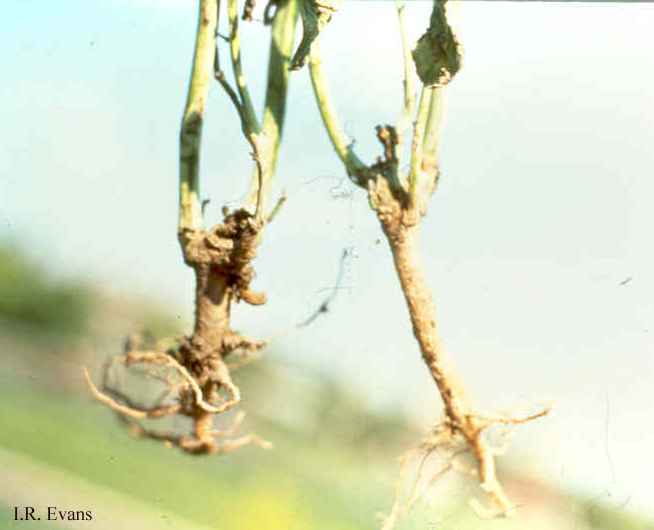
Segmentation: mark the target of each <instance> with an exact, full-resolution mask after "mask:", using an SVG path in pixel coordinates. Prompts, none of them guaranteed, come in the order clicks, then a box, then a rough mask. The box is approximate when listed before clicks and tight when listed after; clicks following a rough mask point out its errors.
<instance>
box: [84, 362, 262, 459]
mask: <svg viewBox="0 0 654 530" xmlns="http://www.w3.org/2000/svg"><path fill="white" fill-rule="evenodd" d="M212 364H214V371H213V372H212V373H209V374H208V375H209V378H210V381H211V383H210V384H206V385H205V391H203V389H202V388H200V385H199V384H198V382H197V381H196V379H195V378H194V377H193V376H192V375H191V374H190V373H189V371H188V370H187V369H186V368H185V367H184V366H182V365H181V364H180V363H179V362H178V361H177V360H176V359H175V358H174V357H173V356H172V355H170V354H169V353H166V352H157V351H129V352H127V353H125V354H124V355H118V356H115V357H112V358H111V359H109V360H108V361H107V362H106V363H105V364H104V367H103V375H102V387H101V389H99V388H98V387H97V386H96V385H95V383H94V382H93V381H92V379H91V376H90V375H89V372H88V370H87V369H86V368H84V377H85V379H86V383H87V385H88V387H89V390H90V391H91V394H92V396H93V397H94V398H95V399H96V400H97V401H99V402H100V403H102V404H103V405H106V406H107V407H109V408H110V409H111V410H113V411H114V412H115V413H116V415H117V416H118V418H119V419H120V420H121V421H122V422H123V423H124V424H125V425H126V426H127V427H128V429H129V432H130V433H131V434H132V435H133V436H134V437H136V438H145V439H150V440H157V441H161V442H163V443H165V444H166V445H167V446H169V447H177V448H179V449H181V450H183V451H185V452H187V453H190V454H195V455H200V454H224V453H229V452H231V451H234V450H236V449H239V448H241V447H244V446H246V445H256V446H258V447H261V448H264V449H269V448H270V447H272V446H271V444H270V443H268V442H267V441H265V440H263V439H262V438H260V437H258V436H256V435H254V434H247V435H242V436H236V435H237V433H238V430H239V428H240V426H241V424H242V422H243V419H244V418H245V414H244V413H243V412H240V413H238V414H237V415H236V416H235V418H234V420H233V421H232V423H231V425H230V426H229V427H228V428H227V429H224V430H217V429H214V427H213V422H214V417H215V416H216V415H219V414H221V413H224V412H227V411H229V410H230V409H232V408H233V407H234V406H235V405H237V404H238V403H239V401H240V391H239V389H238V387H237V386H236V385H235V384H234V383H233V382H232V379H231V376H230V374H229V370H228V369H227V367H226V365H225V364H224V363H222V361H221V362H216V361H215V360H214V362H213V363H212ZM118 366H122V367H124V368H125V369H128V370H129V369H136V368H137V367H140V368H142V370H140V373H141V374H142V375H144V376H145V377H147V378H149V379H153V380H156V381H158V382H160V383H162V384H163V386H164V389H163V392H162V393H161V395H160V396H159V398H158V399H157V400H156V401H155V403H154V404H153V405H151V406H143V405H140V404H137V403H135V402H134V400H133V399H132V398H130V397H129V396H128V395H127V394H126V393H125V392H124V391H122V390H121V389H119V388H118V386H117V384H116V383H115V381H114V380H115V379H116V378H115V377H114V376H115V371H116V368H117V367H118ZM219 388H220V389H223V390H224V394H225V397H224V398H222V399H220V401H218V402H215V401H216V398H217V396H218V392H217V389H219ZM207 390H208V391H207ZM173 416H184V417H188V418H190V419H191V420H192V424H193V426H192V430H191V432H190V433H188V434H178V433H174V432H163V431H158V430H153V429H150V428H148V427H146V426H144V425H143V420H147V419H162V418H166V417H173Z"/></svg>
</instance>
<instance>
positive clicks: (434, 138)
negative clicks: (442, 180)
mask: <svg viewBox="0 0 654 530" xmlns="http://www.w3.org/2000/svg"><path fill="white" fill-rule="evenodd" d="M431 90H432V93H431V100H430V103H429V116H428V117H427V123H426V124H425V134H424V139H423V142H422V165H421V168H420V169H421V171H422V173H424V175H425V178H426V179H429V189H431V190H432V191H433V187H434V184H435V183H436V179H437V178H438V155H439V144H440V125H441V121H442V118H443V89H442V88H441V87H435V88H432V89H431Z"/></svg>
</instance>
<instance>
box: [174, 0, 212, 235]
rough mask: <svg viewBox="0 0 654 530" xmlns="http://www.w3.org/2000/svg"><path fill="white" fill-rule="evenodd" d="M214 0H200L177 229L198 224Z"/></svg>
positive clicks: (182, 143)
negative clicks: (203, 130)
mask: <svg viewBox="0 0 654 530" xmlns="http://www.w3.org/2000/svg"><path fill="white" fill-rule="evenodd" d="M216 23H217V2H216V0H200V7H199V16H198V27H197V32H196V38H195V53H194V56H193V68H192V70H191V80H190V82H189V88H188V94H187V98H186V106H185V108H184V115H183V118H182V127H181V131H180V139H179V141H180V155H179V227H178V229H179V232H180V233H181V232H184V231H186V230H197V229H199V228H201V226H202V209H201V206H200V197H199V196H200V183H199V176H200V147H201V143H202V142H201V141H202V123H203V119H204V108H205V104H206V101H207V95H208V93H209V84H210V83H211V80H212V78H213V61H214V54H215V50H216Z"/></svg>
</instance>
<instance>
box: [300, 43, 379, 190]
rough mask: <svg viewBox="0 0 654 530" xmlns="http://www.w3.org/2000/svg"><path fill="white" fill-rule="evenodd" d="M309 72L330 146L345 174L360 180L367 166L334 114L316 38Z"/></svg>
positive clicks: (310, 58) (310, 57)
mask: <svg viewBox="0 0 654 530" xmlns="http://www.w3.org/2000/svg"><path fill="white" fill-rule="evenodd" d="M309 72H310V74H311V85H312V86H313V93H314V96H315V98H316V103H317V104H318V109H319V110H320V116H321V117H322V121H323V124H324V125H325V129H327V134H328V135H329V139H330V140H331V142H332V146H333V147H334V150H335V151H336V154H337V155H338V157H339V158H340V159H341V162H343V165H344V166H345V170H346V171H347V174H348V175H349V176H351V177H358V179H359V180H360V181H361V180H363V179H362V177H363V175H364V174H365V172H366V171H367V169H368V168H367V166H366V165H365V164H364V163H363V162H362V161H361V159H360V158H359V157H358V156H357V155H356V153H354V151H353V149H352V142H351V141H349V139H348V137H347V136H346V135H345V132H344V131H343V128H342V127H341V124H340V122H339V120H338V116H337V115H336V110H335V109H334V105H333V103H332V100H331V96H330V94H329V89H328V88H327V81H326V79H325V74H324V72H323V69H322V61H321V59H320V48H319V45H318V39H316V40H315V41H314V43H313V46H312V47H311V55H310V56H309Z"/></svg>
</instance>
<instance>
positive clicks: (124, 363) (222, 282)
mask: <svg viewBox="0 0 654 530" xmlns="http://www.w3.org/2000/svg"><path fill="white" fill-rule="evenodd" d="M224 216H225V217H224V220H223V222H222V223H220V224H218V225H216V226H214V227H213V228H212V229H210V230H184V231H182V232H181V233H180V234H179V240H180V244H181V247H182V252H183V256H184V261H185V262H186V264H187V265H189V266H190V267H191V268H192V269H193V271H194V272H195V278H196V291H195V325H194V328H193V333H192V334H191V335H189V336H185V337H182V338H180V339H177V340H175V341H174V342H175V345H174V346H173V347H165V345H164V344H163V343H155V344H145V342H144V340H143V339H142V338H141V337H138V336H137V337H130V338H129V339H128V340H127V341H126V343H125V351H124V353H123V354H122V355H118V356H116V357H113V358H111V359H109V360H108V361H107V362H106V363H105V365H104V367H103V374H102V385H101V387H100V388H98V387H97V386H96V385H95V384H94V383H93V381H92V380H91V377H90V376H89V374H88V371H86V370H85V377H86V381H87V384H88V386H89V389H90V391H91V393H92V395H93V396H94V397H95V398H96V399H97V400H98V401H100V402H101V403H103V404H104V405H106V406H108V407H109V408H110V409H112V410H113V411H114V412H115V413H116V414H117V415H118V417H119V418H120V419H121V420H122V421H123V422H124V423H125V424H126V425H127V426H128V427H129V430H130V432H131V433H132V434H133V435H134V436H137V437H143V438H148V439H152V440H159V441H162V442H164V443H166V445H169V446H174V447H178V448H179V449H181V450H183V451H185V452H187V453H190V454H194V455H201V454H214V453H227V452H230V451H233V450H235V449H238V448H240V447H243V446H245V445H250V444H254V445H258V446H260V447H264V448H267V447H269V446H270V444H268V443H267V442H265V441H264V440H262V439H261V438H259V437H257V436H255V435H253V434H249V435H244V436H235V435H236V431H237V429H238V427H239V425H240V423H241V421H242V419H243V417H242V415H239V416H237V419H236V420H235V422H234V424H233V425H232V426H231V427H230V428H228V429H227V430H224V431H218V430H216V429H214V425H213V422H214V418H215V416H216V415H220V414H223V413H225V412H227V411H229V410H230V409H232V408H233V407H234V406H236V405H237V404H238V403H239V402H240V400H241V393H240V390H239V388H238V387H237V386H236V385H235V384H234V382H233V381H232V377H231V371H230V367H229V365H228V363H227V361H226V359H227V357H229V356H230V355H231V354H235V355H236V356H237V357H238V358H239V359H241V360H242V359H247V358H248V357H249V356H252V355H253V354H255V353H256V352H257V351H258V350H260V349H261V348H263V347H264V346H265V343H264V342H263V341H257V340H253V339H250V338H248V337H245V336H243V335H241V334H240V333H238V332H236V331H234V330H233V329H231V327H230V316H231V305H232V303H233V302H239V301H241V300H242V301H244V302H246V303H249V304H252V305H261V304H263V303H265V301H266V297H265V295H264V294H263V293H257V292H255V291H253V290H252V289H251V287H250V283H251V282H252V280H253V278H254V269H253V267H252V265H251V262H252V261H253V260H254V258H255V257H256V251H257V246H258V243H259V236H260V233H261V230H262V228H263V223H262V221H260V220H257V219H256V217H255V216H253V215H252V214H250V213H249V212H247V211H246V210H244V209H239V210H236V211H234V212H232V213H230V212H229V211H227V210H224ZM118 366H121V367H122V369H124V370H129V371H137V370H139V371H140V373H141V374H142V375H144V376H145V377H147V378H149V379H154V380H157V381H159V382H160V383H161V384H162V385H163V388H164V392H163V393H162V395H161V396H160V398H159V399H158V400H156V401H155V402H154V403H153V404H152V405H149V406H143V405H139V404H137V403H135V400H134V399H133V398H132V397H130V396H129V395H128V393H127V392H125V391H123V390H122V389H120V388H119V387H118V385H117V384H116V382H115V377H114V376H115V371H116V370H117V367H118ZM231 366H232V369H233V367H234V366H235V365H234V364H233V363H232V365H231ZM171 416H183V417H187V418H190V420H191V424H192V428H191V429H190V432H188V433H186V434H179V433H175V432H162V431H157V430H152V429H150V428H149V427H146V426H145V425H144V424H143V420H151V419H160V418H165V417H171Z"/></svg>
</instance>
